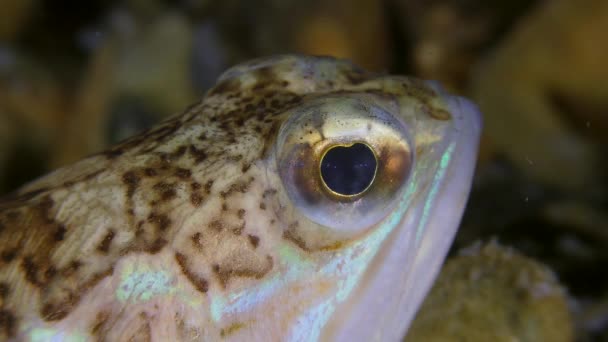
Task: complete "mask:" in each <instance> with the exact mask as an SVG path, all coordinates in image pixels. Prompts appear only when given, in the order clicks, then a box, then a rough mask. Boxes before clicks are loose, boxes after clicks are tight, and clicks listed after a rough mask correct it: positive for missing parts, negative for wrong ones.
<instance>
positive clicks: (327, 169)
mask: <svg viewBox="0 0 608 342" xmlns="http://www.w3.org/2000/svg"><path fill="white" fill-rule="evenodd" d="M286 114H287V115H288V118H287V120H286V121H285V122H284V123H283V124H282V126H281V128H280V131H279V135H278V138H277V143H276V158H277V159H276V161H277V168H278V171H279V175H280V178H281V181H282V184H283V188H284V189H285V192H286V194H287V195H288V197H289V200H290V201H291V202H292V203H293V204H294V207H295V208H296V209H297V210H298V211H299V212H300V213H301V214H303V215H304V216H305V217H306V218H307V219H309V220H311V221H313V222H315V223H317V224H319V225H322V226H324V227H327V228H331V229H332V231H338V232H347V233H356V232H360V231H361V230H362V229H363V228H365V227H369V226H371V225H373V224H375V223H377V222H379V221H380V220H382V219H383V218H384V217H385V216H386V215H387V214H388V213H389V212H390V210H391V209H392V208H393V207H394V205H395V203H396V202H397V201H398V200H399V198H400V193H401V192H402V191H404V189H405V188H406V184H407V180H408V179H409V174H410V171H411V170H412V165H413V162H414V156H413V151H412V149H411V148H410V146H411V145H410V137H409V133H408V128H407V126H406V124H405V123H404V122H403V121H402V120H400V119H398V118H397V117H395V116H394V115H392V114H391V113H390V112H389V111H388V110H386V109H385V108H384V107H382V105H381V104H378V103H376V102H374V101H373V100H370V99H369V97H366V96H357V95H356V94H354V95H352V96H351V95H335V96H328V97H322V98H317V99H315V100H311V101H309V102H308V103H307V104H306V105H304V106H301V107H296V108H294V109H291V110H290V112H289V113H286Z"/></svg>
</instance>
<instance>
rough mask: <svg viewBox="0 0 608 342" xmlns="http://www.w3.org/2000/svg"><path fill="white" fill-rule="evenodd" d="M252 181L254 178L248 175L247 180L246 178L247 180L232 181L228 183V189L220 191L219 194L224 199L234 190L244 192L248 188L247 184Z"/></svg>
mask: <svg viewBox="0 0 608 342" xmlns="http://www.w3.org/2000/svg"><path fill="white" fill-rule="evenodd" d="M253 181H254V178H253V177H250V178H249V180H247V181H241V182H237V183H233V184H231V185H230V187H229V188H228V190H226V191H222V192H220V196H222V198H224V199H226V198H227V197H229V196H230V195H232V194H233V193H235V192H240V193H243V194H244V193H246V192H247V190H248V189H249V185H250V184H251V183H252V182H253Z"/></svg>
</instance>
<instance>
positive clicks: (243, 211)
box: [236, 209, 245, 220]
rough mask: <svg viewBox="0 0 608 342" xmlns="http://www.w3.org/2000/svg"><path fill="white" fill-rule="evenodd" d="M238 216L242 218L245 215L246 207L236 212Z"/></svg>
mask: <svg viewBox="0 0 608 342" xmlns="http://www.w3.org/2000/svg"><path fill="white" fill-rule="evenodd" d="M236 216H237V217H238V218H240V219H241V220H242V219H243V218H244V217H245V209H239V210H238V211H237V212H236Z"/></svg>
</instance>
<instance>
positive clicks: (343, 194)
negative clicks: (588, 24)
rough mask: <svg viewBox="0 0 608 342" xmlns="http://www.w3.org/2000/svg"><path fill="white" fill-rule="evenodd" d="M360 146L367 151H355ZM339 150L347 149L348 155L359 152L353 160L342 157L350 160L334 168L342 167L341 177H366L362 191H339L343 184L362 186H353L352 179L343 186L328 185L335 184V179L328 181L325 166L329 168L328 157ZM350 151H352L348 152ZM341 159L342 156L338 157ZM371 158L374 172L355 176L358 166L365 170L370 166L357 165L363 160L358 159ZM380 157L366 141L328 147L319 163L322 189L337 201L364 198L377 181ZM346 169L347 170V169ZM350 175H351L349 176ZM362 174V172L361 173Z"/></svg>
mask: <svg viewBox="0 0 608 342" xmlns="http://www.w3.org/2000/svg"><path fill="white" fill-rule="evenodd" d="M357 145H360V146H361V147H364V149H365V150H359V151H353V149H354V148H357V147H356V146H357ZM337 149H340V150H341V149H346V150H345V152H347V153H351V154H352V152H359V153H360V154H359V155H355V156H351V158H348V157H346V156H341V157H346V158H348V159H349V160H347V161H342V162H338V163H336V164H337V165H336V166H334V169H335V168H338V167H340V168H341V170H339V171H341V174H340V176H344V177H345V178H348V177H349V176H351V178H352V176H358V177H359V178H361V176H362V177H365V178H363V179H361V181H363V185H364V186H363V187H361V186H359V188H360V190H358V191H354V192H348V191H337V190H339V189H337V188H338V187H339V186H340V185H342V186H343V184H350V185H351V188H352V187H354V186H356V185H360V184H354V185H353V184H352V179H350V182H348V181H347V182H342V184H328V183H335V182H334V179H328V177H327V176H325V174H326V172H324V166H325V168H326V169H327V168H328V163H329V162H328V161H327V159H328V155H329V154H332V152H337ZM349 149H350V151H348V150H349ZM366 152H367V155H364V154H363V153H366ZM329 157H332V159H335V158H336V156H333V155H332V156H329ZM338 157H340V156H338ZM353 157H354V158H353ZM366 157H367V158H369V157H373V171H372V172H371V174H370V172H369V170H363V172H364V173H367V174H359V175H353V173H354V171H355V168H357V166H362V167H363V168H365V167H366V166H368V165H363V164H356V163H357V162H361V160H356V159H363V158H366ZM378 163H379V160H378V156H377V154H376V151H375V150H374V148H373V147H371V146H370V145H369V144H368V143H366V142H365V141H353V142H349V143H337V144H333V145H331V146H327V147H326V148H325V149H324V150H323V152H322V153H321V156H320V158H319V162H318V166H319V167H318V177H319V178H320V180H319V183H320V184H322V188H323V190H324V191H325V192H327V194H328V195H329V196H332V197H334V198H335V199H336V200H339V201H353V200H356V199H357V198H359V197H361V196H363V195H364V194H365V193H366V192H367V191H368V190H369V189H370V188H371V187H372V185H373V184H374V181H375V179H376V175H377V173H378ZM345 167H346V169H345ZM349 173H350V174H349ZM360 173H361V172H360Z"/></svg>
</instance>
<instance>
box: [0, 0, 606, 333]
mask: <svg viewBox="0 0 608 342" xmlns="http://www.w3.org/2000/svg"><path fill="white" fill-rule="evenodd" d="M1 4H2V10H1V11H0V195H2V194H7V193H9V192H10V191H13V190H14V189H16V188H17V187H18V186H20V185H22V184H24V183H25V182H27V181H29V180H32V179H34V178H35V177H38V176H40V175H42V174H44V173H46V172H48V171H50V170H53V169H54V168H57V167H60V166H62V165H65V164H68V163H71V162H73V161H75V160H78V159H79V158H82V157H83V156H86V155H88V154H91V153H93V152H96V151H99V150H101V149H103V148H104V147H106V146H108V145H110V144H113V143H115V142H117V141H119V140H121V139H124V138H126V137H128V136H130V135H132V134H134V133H136V132H138V131H141V130H143V129H145V128H148V127H150V126H151V125H153V124H154V123H155V122H157V121H159V120H161V119H163V118H164V117H167V116H168V115H171V114H173V113H175V112H178V111H180V110H181V109H183V108H184V107H186V106H187V105H188V104H190V103H191V102H193V101H195V100H197V99H199V98H200V97H202V96H203V95H204V93H205V91H206V90H208V89H209V88H210V87H211V86H212V85H213V83H214V80H215V79H216V77H217V76H218V75H219V74H220V73H221V72H222V71H223V70H224V69H226V68H227V67H229V66H231V65H233V64H235V63H238V62H242V61H245V60H248V59H250V58H254V57H259V56H265V55H270V54H277V53H287V52H300V53H308V54H316V55H332V56H337V57H344V58H349V59H351V60H353V61H354V62H355V63H357V64H359V65H361V66H363V67H365V68H367V69H370V70H372V71H376V72H382V73H397V74H407V75H412V76H416V77H419V78H423V79H433V80H439V81H441V82H442V83H443V85H444V86H445V87H446V88H448V89H449V90H450V91H451V92H454V93H457V94H461V95H464V96H467V97H470V98H472V99H473V100H474V101H475V102H477V103H478V104H479V106H480V108H481V110H482V112H483V114H484V123H485V127H484V136H483V138H482V142H481V151H480V156H479V163H478V167H477V174H476V178H475V184H474V188H473V192H472V196H471V201H470V203H469V205H468V208H467V212H466V214H465V217H464V220H463V224H462V228H461V229H460V232H459V235H458V237H457V239H456V243H455V246H454V248H453V249H454V250H458V249H460V248H462V247H465V246H469V245H471V243H474V242H475V241H480V240H481V241H490V240H493V241H498V242H499V243H500V244H502V245H506V246H512V247H513V248H514V249H515V250H517V251H519V252H520V253H522V254H523V255H525V256H527V257H529V258H531V259H533V260H536V261H538V262H540V263H543V264H544V265H547V266H548V267H550V269H552V270H553V271H554V272H555V275H556V277H557V279H558V280H559V282H560V283H561V284H562V285H563V287H564V289H565V290H566V294H567V295H566V297H567V302H568V308H569V310H570V312H571V313H572V318H571V319H572V324H573V326H574V329H575V331H576V339H577V340H581V341H591V340H601V341H608V328H607V326H608V210H607V209H608V192H607V189H608V188H607V185H606V184H607V183H608V182H607V181H608V173H607V172H606V171H607V167H606V166H607V163H606V159H607V158H606V157H607V154H606V153H605V152H604V147H605V146H606V145H608V134H606V133H605V132H606V131H607V130H608V66H607V64H606V63H607V62H606V61H608V44H607V43H606V42H607V40H606V38H605V34H606V32H608V1H606V0H582V1H575V0H569V1H568V0H545V1H542V0H534V1H526V0H508V1H507V0H496V1H491V2H488V1H482V0H350V1H347V0H334V1H321V0H316V1H293V0H281V1H279V0H274V1H273V0H257V1H253V0H226V1H205V0H182V1H161V0H124V1H116V0H115V1H96V0H90V1H76V0H73V1H68V0H54V1H50V0H46V1H45V0H2V2H1Z"/></svg>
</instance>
